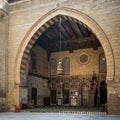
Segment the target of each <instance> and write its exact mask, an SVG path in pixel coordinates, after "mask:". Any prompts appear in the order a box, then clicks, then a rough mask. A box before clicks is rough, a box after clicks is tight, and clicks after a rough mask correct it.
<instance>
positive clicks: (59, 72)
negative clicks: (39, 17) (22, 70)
mask: <svg viewBox="0 0 120 120" xmlns="http://www.w3.org/2000/svg"><path fill="white" fill-rule="evenodd" d="M59 36H60V39H59V43H60V46H59V58H58V61H57V75H63V73H64V72H63V64H62V58H61V16H60V17H59Z"/></svg>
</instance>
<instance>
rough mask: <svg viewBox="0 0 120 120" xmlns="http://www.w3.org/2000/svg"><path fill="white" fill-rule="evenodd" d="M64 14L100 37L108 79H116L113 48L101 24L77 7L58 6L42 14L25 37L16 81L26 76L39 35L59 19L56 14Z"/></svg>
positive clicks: (19, 53)
mask: <svg viewBox="0 0 120 120" xmlns="http://www.w3.org/2000/svg"><path fill="white" fill-rule="evenodd" d="M58 15H62V17H64V18H65V19H69V20H71V21H77V22H79V23H80V24H83V25H84V26H85V27H87V28H88V29H89V30H91V31H92V32H93V33H94V34H95V35H96V37H97V38H98V39H99V41H100V43H101V45H102V47H103V49H104V52H105V55H106V60H107V70H108V71H107V80H113V79H114V59H113V53H112V49H111V45H110V43H109V40H108V38H107V36H106V35H105V33H104V31H103V30H102V29H101V28H100V26H99V25H98V24H97V23H96V22H95V21H94V20H93V19H92V18H90V17H89V16H87V15H85V14H84V13H82V12H80V11H77V10H75V9H71V8H66V7H58V8H55V9H53V10H52V11H50V12H48V13H47V14H45V15H44V16H42V17H41V18H40V19H39V20H37V22H36V23H35V24H34V25H33V26H32V27H31V28H30V30H29V31H28V32H27V34H26V35H25V37H24V39H23V40H22V42H21V45H20V46H19V49H18V53H17V57H16V63H15V68H14V71H15V72H14V73H15V82H17V83H20V79H23V78H24V74H25V68H26V62H27V59H28V56H29V53H30V49H31V48H32V46H33V44H34V43H35V41H36V40H37V39H38V37H39V36H40V35H41V34H42V32H44V31H45V30H46V29H47V28H49V27H50V26H51V25H52V24H54V22H57V21H58V18H57V17H56V16H58Z"/></svg>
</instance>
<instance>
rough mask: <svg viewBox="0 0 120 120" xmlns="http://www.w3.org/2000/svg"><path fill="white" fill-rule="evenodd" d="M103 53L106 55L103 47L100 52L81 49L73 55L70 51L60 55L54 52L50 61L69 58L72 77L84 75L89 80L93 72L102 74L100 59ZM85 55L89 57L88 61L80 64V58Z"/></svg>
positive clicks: (99, 49)
mask: <svg viewBox="0 0 120 120" xmlns="http://www.w3.org/2000/svg"><path fill="white" fill-rule="evenodd" d="M101 53H104V51H103V49H102V48H101V47H99V48H98V50H93V48H88V49H79V50H74V52H73V53H69V51H64V52H61V53H60V54H59V53H58V52H54V53H52V54H51V57H50V59H52V58H55V59H56V60H58V59H59V57H60V58H61V59H63V58H65V57H68V58H69V59H70V76H72V75H82V76H85V77H86V78H88V77H91V75H92V74H93V71H95V72H96V74H99V73H100V72H99V57H100V54H101ZM83 54H85V55H87V56H88V61H86V62H85V63H82V62H80V56H81V55H83ZM101 74H102V73H101ZM105 79H106V78H105Z"/></svg>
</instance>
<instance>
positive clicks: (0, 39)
mask: <svg viewBox="0 0 120 120" xmlns="http://www.w3.org/2000/svg"><path fill="white" fill-rule="evenodd" d="M7 34H8V15H7V14H6V13H5V12H4V11H2V10H1V9H0V110H1V104H4V106H6V105H7V90H8V81H7V80H8V78H7V75H8V74H7V47H8V46H7V39H8V36H7Z"/></svg>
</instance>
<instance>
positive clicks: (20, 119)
mask: <svg viewBox="0 0 120 120" xmlns="http://www.w3.org/2000/svg"><path fill="white" fill-rule="evenodd" d="M0 120H120V115H86V114H70V113H36V112H1V113H0Z"/></svg>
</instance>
